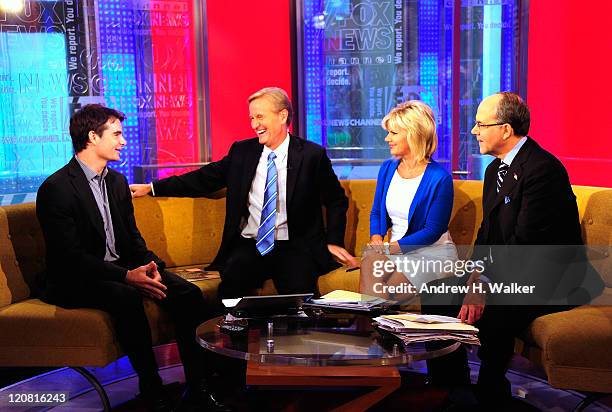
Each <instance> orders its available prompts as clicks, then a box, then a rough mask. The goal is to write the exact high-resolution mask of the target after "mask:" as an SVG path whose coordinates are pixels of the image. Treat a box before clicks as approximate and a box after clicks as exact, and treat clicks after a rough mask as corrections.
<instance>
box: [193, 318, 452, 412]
mask: <svg viewBox="0 0 612 412" xmlns="http://www.w3.org/2000/svg"><path fill="white" fill-rule="evenodd" d="M309 315H310V316H309V317H307V318H300V317H293V318H270V319H257V320H255V319H249V320H248V321H239V322H238V324H236V323H233V322H229V323H228V322H225V317H223V316H220V317H217V318H213V319H211V320H208V321H207V322H204V323H202V324H201V325H200V326H199V327H198V328H197V332H196V335H197V339H198V342H199V343H200V345H201V346H202V347H204V348H205V349H208V350H210V351H213V352H215V353H218V354H221V355H224V356H228V357H232V358H237V359H244V360H246V361H247V370H246V383H247V385H257V386H303V387H307V386H321V387H328V386H343V387H353V386H358V387H361V386H363V387H373V388H374V390H373V391H371V392H368V393H366V394H365V395H362V396H360V397H358V398H356V399H353V400H351V401H350V402H349V403H346V404H344V405H342V406H341V407H340V408H337V409H335V410H337V411H340V410H346V411H349V410H350V411H358V410H366V409H368V408H369V407H371V406H372V405H374V404H376V403H377V402H379V401H380V400H382V399H383V398H384V397H386V396H387V395H389V394H390V393H392V392H393V391H395V390H396V389H397V388H399V386H400V383H401V379H400V375H399V371H398V370H397V368H396V367H395V366H398V365H406V364H410V363H412V362H414V361H421V360H426V359H431V358H435V357H439V356H443V355H446V354H448V353H450V352H452V351H454V350H456V349H457V348H458V347H459V345H460V344H459V343H458V342H451V343H449V345H448V346H446V347H443V348H441V349H438V350H435V351H428V350H426V348H425V346H424V345H421V344H415V345H408V347H406V346H404V345H403V344H402V343H401V342H400V341H399V340H398V339H397V338H394V337H392V336H391V335H387V334H385V333H383V334H381V333H379V332H378V331H377V330H376V329H375V328H374V327H373V326H372V319H370V318H369V317H368V316H364V315H354V314H326V313H316V314H309ZM247 322H248V324H247ZM236 326H238V327H236ZM241 328H243V329H242V330H236V329H241Z"/></svg>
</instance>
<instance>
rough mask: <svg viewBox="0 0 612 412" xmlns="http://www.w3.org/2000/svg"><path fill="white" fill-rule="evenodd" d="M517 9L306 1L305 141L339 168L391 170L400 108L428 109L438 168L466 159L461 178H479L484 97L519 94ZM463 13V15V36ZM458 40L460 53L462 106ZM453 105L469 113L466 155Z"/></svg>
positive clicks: (494, 4) (423, 1) (430, 2)
mask: <svg viewBox="0 0 612 412" xmlns="http://www.w3.org/2000/svg"><path fill="white" fill-rule="evenodd" d="M517 1H518V0H514V1H513V0H510V1H503V2H501V1H500V2H498V1H490V2H485V3H486V5H483V2H482V1H473V0H463V1H462V2H461V5H460V6H457V5H456V2H455V1H453V0H450V1H440V0H404V1H401V0H400V1H391V0H388V1H380V0H378V1H375V0H302V1H301V5H300V7H301V16H302V21H301V22H300V24H302V30H301V32H302V35H303V43H302V44H303V49H302V50H303V56H302V61H303V67H302V68H299V69H298V70H299V71H300V72H301V73H303V79H302V80H303V81H302V84H301V85H300V86H301V87H302V90H303V93H302V95H303V96H304V101H303V102H302V103H303V105H302V107H304V108H305V117H304V120H305V124H304V125H303V128H304V130H303V132H302V133H303V134H305V136H306V137H307V138H308V139H310V140H313V141H315V142H318V143H321V144H323V145H325V146H326V147H327V150H328V153H329V154H330V157H332V158H348V159H381V160H382V159H385V158H387V157H388V156H389V152H388V146H387V144H386V143H385V142H384V137H385V132H384V130H382V128H381V127H380V123H381V120H382V118H383V117H384V116H385V115H386V114H387V113H388V112H389V110H390V109H391V108H393V107H394V106H395V105H397V104H398V103H401V102H404V101H406V100H411V99H418V100H422V101H424V102H425V103H427V104H428V105H430V106H431V107H432V109H433V111H434V113H435V115H436V120H437V123H438V124H437V131H438V141H439V144H438V150H437V152H436V153H435V154H434V158H435V159H436V160H437V161H439V162H440V163H442V164H443V165H444V166H445V167H446V168H447V169H448V170H450V169H451V163H452V161H451V159H452V158H453V153H459V158H460V162H459V166H460V169H472V170H474V171H475V173H474V174H473V175H472V176H471V177H472V178H480V177H481V176H480V172H479V170H480V169H479V168H477V167H476V168H474V167H473V165H472V164H471V163H470V162H471V161H472V160H471V158H470V155H471V151H472V150H473V146H472V145H471V143H470V142H469V139H470V138H471V137H470V135H469V130H470V129H471V125H472V123H471V122H472V121H473V116H474V113H475V109H476V107H477V105H478V102H479V101H480V100H481V99H482V96H483V95H488V94H491V93H494V92H496V91H499V90H516V89H517V79H516V70H517V64H518V57H517V53H518V50H517V47H516V43H517V39H518V35H517V31H516V30H517V29H516V27H518V24H517V19H518V17H519V16H518V7H517V6H516V3H517ZM455 7H460V8H461V22H460V24H461V26H460V30H458V31H457V33H458V34H456V33H455V32H456V30H454V28H455V25H454V24H455V22H454V21H453V18H454V10H455ZM455 35H459V36H460V39H459V40H460V44H461V50H460V53H459V55H460V57H459V59H460V61H459V62H458V65H459V67H460V72H461V74H460V76H459V78H460V82H461V84H460V90H461V92H460V96H459V98H458V99H457V101H453V72H452V70H453V67H456V66H455V65H456V64H457V62H453V44H454V36H455ZM453 104H457V105H459V106H460V119H459V120H460V130H459V136H460V140H459V146H458V147H453V139H452V136H453V130H452V108H453ZM468 118H469V120H468ZM468 124H469V126H468ZM457 151H458V152H457Z"/></svg>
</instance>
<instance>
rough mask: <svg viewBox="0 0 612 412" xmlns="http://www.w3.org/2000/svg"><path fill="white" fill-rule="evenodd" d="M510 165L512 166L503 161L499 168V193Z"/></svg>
mask: <svg viewBox="0 0 612 412" xmlns="http://www.w3.org/2000/svg"><path fill="white" fill-rule="evenodd" d="M509 167H510V166H508V165H507V164H505V163H504V162H501V163H500V164H499V169H497V193H499V191H500V190H501V187H502V184H503V183H504V177H506V174H507V173H508V168H509Z"/></svg>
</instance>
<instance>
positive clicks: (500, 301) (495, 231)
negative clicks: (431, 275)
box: [424, 92, 601, 408]
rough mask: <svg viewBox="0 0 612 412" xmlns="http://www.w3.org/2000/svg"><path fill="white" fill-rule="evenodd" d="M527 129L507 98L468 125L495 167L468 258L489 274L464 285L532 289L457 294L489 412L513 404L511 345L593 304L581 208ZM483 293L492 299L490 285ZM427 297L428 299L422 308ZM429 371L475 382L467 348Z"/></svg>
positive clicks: (516, 104) (493, 101) (454, 381)
mask: <svg viewBox="0 0 612 412" xmlns="http://www.w3.org/2000/svg"><path fill="white" fill-rule="evenodd" d="M529 126H530V114H529V108H528V107H527V105H526V104H525V102H524V101H523V99H521V97H520V96H518V95H517V94H515V93H510V92H502V93H497V94H494V95H492V96H489V97H486V98H485V99H483V101H482V102H481V103H480V105H479V107H478V111H477V113H476V124H475V125H474V127H473V128H472V134H474V135H475V136H476V139H477V141H478V145H479V148H480V153H481V154H489V155H492V156H495V160H493V161H492V162H491V164H489V166H488V167H487V169H486V172H485V176H484V188H483V200H482V208H483V218H482V223H481V225H480V229H479V231H478V235H477V238H476V242H475V246H474V252H473V254H472V260H473V261H476V260H480V261H483V262H485V264H486V266H485V271H484V272H483V273H477V272H474V273H472V275H471V276H470V279H468V280H467V283H468V285H472V284H479V283H482V282H485V283H489V284H493V283H498V284H500V283H502V282H503V283H506V284H508V283H510V282H517V283H519V284H525V285H534V289H533V290H534V291H535V293H534V294H532V295H529V294H526V295H518V296H517V295H504V294H503V293H502V294H497V295H496V294H492V293H488V294H487V296H486V298H485V296H484V295H480V294H475V293H468V294H467V295H465V296H455V297H454V298H455V299H456V300H455V302H456V303H457V304H458V305H460V310H459V315H458V317H459V318H460V319H461V320H462V321H464V322H467V323H470V324H475V325H476V326H477V327H478V328H479V330H480V332H479V338H480V341H481V347H480V348H479V351H478V355H479V357H480V359H481V367H480V372H479V378H478V384H477V394H478V398H479V399H480V401H481V402H483V403H484V404H485V408H487V407H491V406H492V404H495V405H498V406H499V405H503V403H504V401H505V400H506V401H510V397H511V390H510V389H511V388H510V383H509V381H508V380H507V379H506V377H505V374H506V371H507V368H508V364H509V362H510V360H511V357H512V355H513V352H514V338H515V337H516V336H519V335H521V333H523V332H524V331H525V330H526V328H527V326H528V325H529V324H530V323H531V322H532V321H533V320H534V319H535V318H536V317H539V316H542V315H545V314H548V313H553V312H557V311H561V310H566V309H569V308H571V306H570V304H583V303H586V300H588V298H589V297H593V296H588V293H587V292H586V291H585V289H583V285H584V284H585V282H584V279H585V276H586V273H589V272H588V268H589V267H590V266H589V265H588V264H586V262H585V259H584V255H583V254H582V253H583V250H582V247H581V246H580V245H583V241H582V237H581V229H580V222H579V217H578V208H577V205H576V197H575V195H574V193H573V191H572V187H571V185H570V181H569V177H568V174H567V171H566V170H565V167H564V166H563V165H562V164H561V162H560V161H559V160H558V159H557V158H556V157H555V156H553V155H552V154H551V153H549V152H547V151H546V150H544V149H543V148H542V147H540V146H539V145H538V144H537V143H536V142H535V141H534V140H533V139H532V138H530V137H528V136H527V133H528V132H529ZM464 282H465V280H464ZM592 282H593V283H592V286H594V287H593V288H592V289H591V290H595V291H596V290H597V289H600V286H601V283H600V282H601V280H600V279H599V280H598V279H594V280H592ZM482 285H483V286H486V284H482ZM470 290H478V288H471V289H470ZM484 290H485V291H487V290H489V292H490V289H489V288H487V287H484ZM595 293H596V292H595ZM428 298H430V297H425V298H424V303H425V304H426V305H427V303H428ZM434 301H435V299H434ZM431 302H432V301H430V302H429V303H431ZM485 302H486V304H485ZM433 304H434V305H435V304H436V303H433ZM446 310H448V307H447V308H446ZM435 311H440V309H439V308H437V309H435V310H433V312H435ZM453 311H454V313H452V312H453ZM442 312H444V309H442ZM446 314H450V315H453V316H455V315H457V312H456V309H454V310H452V309H451V312H447V313H446ZM428 367H429V372H430V375H431V377H432V381H433V382H434V383H439V384H443V385H450V386H454V385H469V383H470V380H469V368H468V366H467V355H466V352H465V350H464V349H463V348H461V349H460V350H457V351H456V352H455V353H453V354H451V355H449V356H445V357H441V358H438V359H435V360H431V361H429V362H428Z"/></svg>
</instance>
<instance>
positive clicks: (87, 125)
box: [36, 104, 225, 411]
mask: <svg viewBox="0 0 612 412" xmlns="http://www.w3.org/2000/svg"><path fill="white" fill-rule="evenodd" d="M123 119H124V116H123V114H122V113H120V112H118V111H116V110H113V109H110V108H107V107H104V106H101V105H97V104H95V105H87V106H85V107H83V108H82V109H81V110H80V111H78V112H77V113H75V114H74V115H73V116H72V118H71V120H70V136H71V138H72V144H73V147H74V152H75V156H74V157H73V158H72V159H71V160H70V162H68V164H67V165H66V166H64V167H63V168H61V169H60V170H58V171H57V172H55V173H54V174H53V175H51V176H49V178H47V179H46V180H45V182H44V183H43V184H42V185H41V186H40V189H39V190H38V195H37V199H36V213H37V216H38V219H39V221H40V225H41V227H42V231H43V235H44V238H45V244H46V252H47V254H46V263H47V278H46V280H47V289H46V293H45V300H46V301H47V302H49V303H53V304H56V305H59V306H62V307H65V308H94V309H100V310H103V311H105V312H107V313H109V314H110V316H111V318H112V320H113V322H114V325H115V328H116V331H117V338H118V340H119V343H120V344H121V347H122V349H123V350H124V351H125V353H126V354H127V356H128V358H129V359H130V362H131V364H132V366H133V367H134V370H135V371H136V373H137V374H138V377H139V387H140V392H141V395H142V397H143V398H144V399H145V401H147V402H148V404H149V407H150V408H151V409H152V410H159V411H163V410H170V409H171V405H170V404H169V401H168V399H167V397H166V396H165V395H164V391H163V387H162V380H161V378H160V376H159V373H158V367H157V363H156V360H155V357H154V354H153V350H152V347H151V346H152V338H151V330H150V328H149V323H148V321H147V317H146V315H145V310H144V306H143V296H146V297H149V298H151V299H153V301H155V302H156V303H157V304H159V305H160V306H162V307H163V308H164V309H166V310H167V311H168V312H169V313H170V315H171V316H172V318H173V320H174V323H175V329H176V340H177V344H178V347H179V352H180V354H181V358H182V361H183V366H184V369H185V376H186V380H187V385H188V390H187V391H186V393H185V397H184V402H183V403H182V406H184V407H185V408H188V407H191V406H196V407H208V408H210V409H213V410H214V409H216V410H225V407H224V406H223V405H222V404H220V403H218V402H216V401H215V400H214V398H213V397H212V396H210V394H209V393H208V392H207V391H206V390H207V389H206V385H205V380H204V365H203V362H202V358H203V353H202V349H201V348H200V347H199V346H198V344H197V343H196V340H195V328H196V326H197V325H198V324H200V323H201V322H202V321H203V320H205V318H206V316H205V315H206V308H205V302H204V300H203V297H202V293H201V291H200V290H199V288H197V287H196V286H195V285H193V284H191V283H189V282H187V281H186V280H184V279H182V278H180V277H178V276H176V275H174V274H171V273H168V272H165V271H164V268H165V263H164V262H163V261H162V260H161V259H160V258H159V257H157V256H156V255H155V254H154V253H153V252H151V251H150V250H148V249H147V246H146V244H145V241H144V239H143V238H142V236H141V235H140V232H139V231H138V228H137V227H136V221H135V218H134V209H133V206H132V198H131V194H130V190H129V187H128V184H127V180H126V178H125V177H124V176H123V175H121V174H120V173H118V172H116V171H114V170H112V169H109V168H108V167H107V163H108V162H109V161H117V160H119V159H120V153H121V150H122V149H123V148H124V147H125V145H126V141H125V139H124V137H123V128H122V125H121V122H122V121H123Z"/></svg>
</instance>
